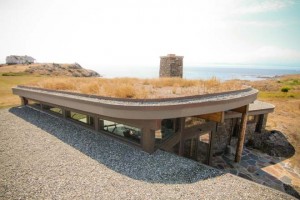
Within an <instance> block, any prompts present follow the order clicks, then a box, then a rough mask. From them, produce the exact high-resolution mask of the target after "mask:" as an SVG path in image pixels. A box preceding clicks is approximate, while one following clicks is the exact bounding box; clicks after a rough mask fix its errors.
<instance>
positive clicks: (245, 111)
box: [231, 105, 249, 113]
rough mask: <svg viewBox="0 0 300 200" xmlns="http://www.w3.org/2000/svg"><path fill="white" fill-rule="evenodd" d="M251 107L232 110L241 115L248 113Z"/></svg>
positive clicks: (246, 106)
mask: <svg viewBox="0 0 300 200" xmlns="http://www.w3.org/2000/svg"><path fill="white" fill-rule="evenodd" d="M248 110H249V105H245V106H242V107H239V108H235V109H232V110H231V111H234V112H239V113H248Z"/></svg>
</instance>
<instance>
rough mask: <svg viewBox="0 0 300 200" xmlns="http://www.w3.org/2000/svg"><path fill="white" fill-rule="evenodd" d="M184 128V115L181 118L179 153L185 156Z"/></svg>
mask: <svg viewBox="0 0 300 200" xmlns="http://www.w3.org/2000/svg"><path fill="white" fill-rule="evenodd" d="M184 128H185V117H182V118H180V127H179V131H180V132H179V135H180V139H179V152H178V154H179V155H180V156H183V154H184V137H183V131H184Z"/></svg>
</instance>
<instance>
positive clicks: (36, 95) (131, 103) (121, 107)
mask: <svg viewBox="0 0 300 200" xmlns="http://www.w3.org/2000/svg"><path fill="white" fill-rule="evenodd" d="M13 93H14V94H16V95H19V96H22V97H26V98H28V99H33V100H37V101H41V102H45V103H51V104H55V105H58V106H62V107H67V108H73V109H76V110H82V111H85V112H89V113H93V114H98V115H102V116H108V117H114V118H122V119H143V120H145V119H165V118H177V117H187V116H194V115H200V114H207V113H214V112H220V111H226V110H230V109H233V108H238V107H241V106H244V105H248V104H250V103H252V102H253V101H254V100H255V99H256V97H257V93H258V90H256V89H253V88H250V87H249V88H246V89H242V90H236V91H230V92H222V93H215V94H206V95H196V96H186V97H179V98H166V99H121V98H110V97H102V96H94V95H84V94H78V93H72V92H63V91H57V90H47V89H40V88H33V87H25V86H18V87H15V88H13Z"/></svg>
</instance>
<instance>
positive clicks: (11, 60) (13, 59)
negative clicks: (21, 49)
mask: <svg viewBox="0 0 300 200" xmlns="http://www.w3.org/2000/svg"><path fill="white" fill-rule="evenodd" d="M34 60H35V59H34V58H33V57H31V56H26V55H25V56H16V55H11V56H7V57H6V64H8V65H14V64H32V63H34Z"/></svg>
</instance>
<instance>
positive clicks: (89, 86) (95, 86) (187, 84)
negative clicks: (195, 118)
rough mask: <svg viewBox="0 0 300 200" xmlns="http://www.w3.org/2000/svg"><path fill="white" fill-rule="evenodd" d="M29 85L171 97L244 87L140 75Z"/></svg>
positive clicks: (63, 79) (115, 94) (114, 94)
mask: <svg viewBox="0 0 300 200" xmlns="http://www.w3.org/2000/svg"><path fill="white" fill-rule="evenodd" d="M27 85H29V86H34V87H40V88H46V89H53V90H66V91H73V92H79V93H83V94H93V95H101V96H108V97H118V98H135V99H145V98H169V97H180V96H189V95H198V94H208V93H215V92H224V91H231V90H237V89H241V88H242V86H241V84H239V83H237V82H235V81H228V82H224V83H221V81H220V80H218V79H217V78H215V77H213V78H211V79H208V80H186V79H181V78H161V79H137V78H114V79H105V78H67V77H51V78H47V79H46V80H44V81H40V82H38V83H34V84H27Z"/></svg>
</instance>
